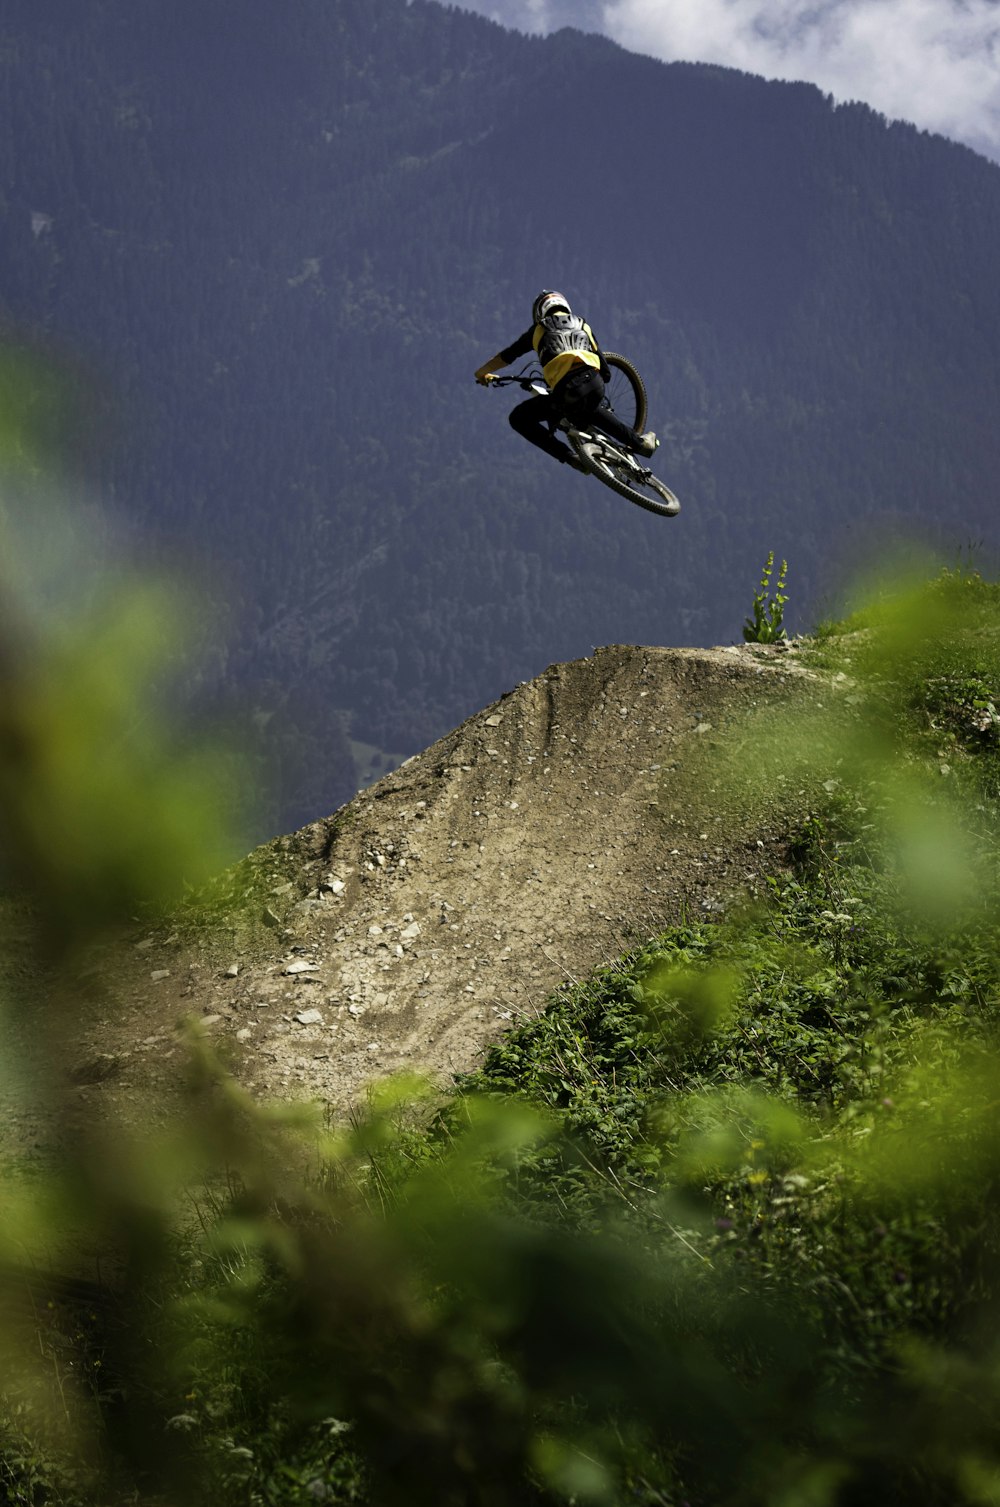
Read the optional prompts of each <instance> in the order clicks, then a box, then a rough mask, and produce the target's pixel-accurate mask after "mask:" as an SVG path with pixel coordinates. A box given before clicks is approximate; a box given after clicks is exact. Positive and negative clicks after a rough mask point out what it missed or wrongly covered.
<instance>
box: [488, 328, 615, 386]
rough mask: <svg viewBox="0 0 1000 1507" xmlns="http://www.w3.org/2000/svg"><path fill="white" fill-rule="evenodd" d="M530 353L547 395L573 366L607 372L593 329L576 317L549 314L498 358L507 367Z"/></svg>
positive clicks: (526, 331)
mask: <svg viewBox="0 0 1000 1507" xmlns="http://www.w3.org/2000/svg"><path fill="white" fill-rule="evenodd" d="M531 351H534V352H535V354H536V355H537V356H538V359H539V361H540V363H541V367H542V376H543V377H544V378H545V382H546V385H547V387H548V389H549V391H550V392H551V391H552V389H553V388H554V387H555V386H556V384H557V383H558V382H561V381H562V379H563V377H565V376H567V375H568V374H569V372H571V371H572V370H573V368H574V367H577V366H592V367H593V368H594V369H595V370H596V371H600V372H602V373H604V372H605V371H606V367H605V364H604V360H603V358H602V356H601V348H600V346H599V345H598V343H597V339H596V337H595V335H594V332H593V330H592V329H591V328H590V325H589V324H588V323H587V322H586V320H585V319H580V318H578V317H577V316H576V315H575V314H550V315H549V317H548V318H547V319H545V320H543V321H542V322H541V324H536V325H534V326H533V327H532V328H531V329H529V330H525V332H524V334H523V335H521V336H520V337H519V338H518V339H517V340H515V341H514V343H513V345H509V346H508V347H507V349H506V350H503V351H501V352H500V359H501V360H502V361H503V363H504V365H506V366H509V365H510V364H511V362H512V361H519V360H520V359H521V357H522V356H527V355H528V354H529V352H531Z"/></svg>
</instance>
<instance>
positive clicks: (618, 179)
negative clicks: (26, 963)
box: [0, 0, 1000, 836]
mask: <svg viewBox="0 0 1000 1507" xmlns="http://www.w3.org/2000/svg"><path fill="white" fill-rule="evenodd" d="M0 227H2V234H0V309H2V311H3V321H4V325H5V326H6V328H7V330H8V332H9V333H10V334H11V335H13V336H16V337H17V338H22V339H23V338H27V339H29V340H30V341H31V342H33V343H34V342H39V343H41V344H42V345H44V346H48V347H51V348H54V349H55V350H57V351H66V350H67V349H69V350H72V351H73V352H75V353H76V358H77V363H78V365H77V367H76V370H77V373H78V385H79V387H80V391H81V395H86V398H87V406H86V407H85V409H84V410H83V417H82V418H81V419H80V420H78V422H77V423H76V425H75V426H73V427H72V429H71V430H70V431H69V433H68V436H67V442H68V445H69V447H70V449H71V450H72V454H73V458H74V459H75V461H76V462H77V463H78V464H79V465H81V466H82V467H83V469H84V470H85V471H86V472H87V474H88V475H89V476H90V477H91V478H94V479H96V480H97V481H98V482H99V483H100V484H101V486H102V487H103V488H104V490H105V492H106V493H107V494H108V495H109V496H110V497H111V498H112V499H113V501H114V503H115V505H116V506H117V507H118V509H119V510H120V511H121V513H122V514H124V515H125V516H126V517H128V518H129V519H130V520H131V521H132V523H133V525H134V528H135V531H136V532H137V534H138V536H139V537H140V538H141V539H143V540H144V541H145V542H146V546H147V548H148V549H150V550H152V551H153V553H154V554H157V555H160V556H162V557H163V558H164V559H165V560H168V561H176V560H177V559H178V558H180V559H182V560H193V561H194V562H195V563H196V568H197V570H198V572H200V574H201V577H202V579H203V580H204V582H205V583H206V585H207V587H208V589H209V591H210V592H211V594H212V595H213V597H216V598H222V599H225V600H226V601H228V602H230V603H231V604H232V618H233V622H232V626H231V629H230V632H229V635H228V639H227V642H226V643H225V644H222V643H216V642H213V643H212V651H213V652H212V654H211V656H210V657H209V659H208V661H207V662H206V668H205V670H204V684H203V685H202V686H200V687H199V691H200V693H202V694H206V695H209V694H210V695H211V696H213V697H214V698H216V699H221V700H223V701H224V702H232V703H233V704H235V705H236V706H237V707H238V708H239V716H240V718H241V719H243V721H244V722H245V724H246V727H247V730H248V737H249V731H250V729H251V728H253V729H254V730H255V731H254V738H255V739H256V740H257V741H256V743H255V744H254V746H255V747H259V748H260V749H261V752H262V754H263V753H267V754H268V755H269V756H270V757H272V758H273V759H274V760H275V761H276V763H277V767H278V771H279V776H278V778H277V781H276V783H275V784H274V787H273V789H272V792H271V795H270V797H269V798H268V800H267V801H266V802H265V803H264V804H263V805H262V807H261V810H260V812H259V813H258V817H257V828H256V835H257V836H266V835H267V834H268V833H269V832H270V831H273V830H276V829H287V828H289V827H291V826H294V825H297V824H299V823H301V822H303V821H305V820H307V819H310V818H313V817H316V816H319V815H322V814H323V813H324V812H325V811H328V810H330V809H332V808H333V807H334V806H335V805H337V804H338V803H339V802H340V801H341V800H343V799H344V798H345V797H346V796H347V795H349V794H350V792H351V791H352V790H353V789H354V788H355V784H356V781H357V776H358V773H359V771H358V770H356V768H355V766H354V763H353V761H352V758H351V755H350V752H349V749H348V745H347V742H346V739H345V735H344V734H345V730H346V728H347V727H348V725H349V726H350V730H351V732H352V734H353V736H354V737H355V738H357V739H360V740H364V741H367V742H370V743H372V744H375V745H377V746H378V747H380V748H382V749H387V750H392V751H394V752H395V753H397V754H402V753H407V752H411V751H412V750H414V749H415V748H418V747H421V746H423V745H425V744H426V743H428V742H429V741H431V740H432V739H433V738H435V737H437V736H439V735H440V734H441V733H442V732H443V730H444V729H445V728H446V727H448V726H450V725H452V724H453V723H454V722H456V721H458V720H460V719H461V718H462V717H463V716H465V715H466V714H467V713H468V712H469V711H470V709H471V708H473V707H475V706H477V705H482V704H483V703H484V702H487V701H489V700H490V699H492V698H493V697H495V696H496V695H498V694H500V693H501V692H502V691H505V690H506V689H508V688H509V687H510V686H511V685H512V684H513V683H514V682H516V681H518V680H521V679H524V678H527V677H528V676H530V675H533V674H535V673H537V672H538V671H539V670H540V669H541V667H542V666H543V665H545V664H547V663H549V662H552V661H553V660H558V659H570V658H573V657H574V656H578V655H580V654H584V653H587V652H589V651H590V649H591V648H592V646H593V645H595V644H600V643H606V642H639V643H642V642H645V643H648V642H663V643H677V642H688V643H690V642H702V643H706V642H712V641H715V642H718V641H724V640H726V639H730V638H732V637H734V636H736V635H738V632H739V625H740V621H741V618H742V614H743V612H744V611H745V610H746V608H747V607H748V605H749V602H748V597H749V594H750V591H751V590H752V586H753V583H754V581H755V579H756V574H757V570H758V567H759V564H760V562H761V561H762V560H763V557H764V555H765V554H766V553H767V551H768V549H771V548H774V549H776V550H777V551H778V552H779V554H782V555H787V556H788V557H789V558H790V560H791V562H792V571H791V579H792V586H793V591H794V598H793V601H794V605H795V606H796V607H797V608H798V610H799V612H800V614H802V616H803V617H804V618H808V615H809V614H811V613H814V612H815V611H817V610H818V609H819V608H821V607H822V606H823V605H824V603H823V600H822V596H823V591H824V590H825V589H826V585H827V582H828V580H829V579H830V578H829V575H828V573H827V562H828V561H829V558H830V556H831V555H833V556H835V557H839V556H840V555H841V554H842V553H844V552H845V551H846V553H847V554H848V555H850V554H851V553H852V552H855V553H860V554H862V555H863V554H865V553H867V552H868V551H869V550H870V549H871V548H872V547H873V546H872V545H871V543H870V542H869V541H870V539H871V537H872V536H871V533H870V530H871V526H872V524H873V523H876V522H878V521H881V522H882V523H884V524H886V525H888V526H891V527H898V526H903V527H905V528H907V529H910V528H916V529H918V530H927V529H930V530H932V531H937V533H938V535H939V536H940V537H942V538H944V539H945V540H947V541H948V543H949V545H950V546H951V547H953V548H954V547H960V546H962V545H964V544H966V543H967V542H969V541H977V540H980V539H986V540H989V541H992V539H993V538H994V537H995V523H994V518H995V515H996V508H995V504H996V493H997V481H996V478H997V475H998V471H1000V467H998V461H1000V454H998V451H1000V441H998V438H997V426H996V413H997V408H998V399H1000V391H998V385H1000V384H998V375H997V362H996V351H997V349H998V346H1000V286H998V283H997V279H996V271H995V248H996V245H997V244H998V240H1000V169H998V168H997V167H995V166H993V165H991V164H989V163H988V162H986V161H985V160H984V159H981V158H978V157H977V156H975V154H973V153H972V152H970V151H968V150H966V149H964V148H961V147H958V146H955V145H953V144H950V143H947V142H945V141H943V140H942V139H940V138H931V137H928V136H926V135H923V134H921V133H918V132H917V131H916V130H914V129H912V128H910V127H907V126H902V125H893V126H887V125H886V123H885V122H884V121H883V120H882V119H881V118H880V117H879V116H878V115H876V114H875V113H873V112H872V111H870V110H868V109H867V108H865V107H862V106H839V107H834V106H833V104H832V103H831V101H829V100H828V99H826V98H824V97H823V96H822V95H821V94H820V93H819V91H818V90H816V89H814V88H812V87H811V86H806V85H786V84H778V83H765V82H763V81H762V80H759V79H755V78H752V77H750V76H747V75H742V74H739V73H735V72H731V71H727V70H721V69H718V68H714V67H704V66H690V65H669V66H668V65H663V64H660V63H656V62H653V61H652V60H650V59H645V58H641V57H636V56H632V55H630V54H628V53H626V52H624V51H622V50H621V49H619V48H616V47H615V46H613V45H612V44H610V43H609V42H607V41H606V40H603V39H601V38H597V37H590V36H587V37H585V36H582V35H580V34H578V33H575V32H572V31H563V32H560V33H558V34H556V35H554V36H551V37H548V38H545V39H539V38H526V37H522V36H519V35H517V34H514V33H508V32H505V31H503V30H502V29H501V28H499V27H497V26H495V25H492V24H491V23H489V22H486V21H483V20H481V19H480V18H478V17H475V16H471V15H468V14H466V13H463V12H458V11H452V10H449V9H447V8H443V7H441V6H438V5H435V4H430V3H426V0H414V3H412V4H406V3H404V0H363V3H362V0H290V3H286V4H283V5H280V6H278V5H276V4H274V3H273V0H239V3H238V4H237V3H236V0H214V3H213V4H212V5H211V7H205V6H202V5H198V4H195V3H194V0H182V3H177V0H171V3H169V4H168V3H166V0H128V3H126V0H94V3H90V4H87V5H86V6H80V5H78V4H75V3H70V0H48V3H46V4H45V5H44V6H39V5H37V3H35V0H7V3H6V4H5V6H4V9H3V14H2V16H0ZM553 283H555V284H557V285H559V286H561V287H562V288H564V290H565V291H566V292H567V293H569V294H570V296H571V297H574V298H577V299H578V300H579V302H580V304H581V306H582V307H584V308H585V310H586V312H587V313H588V315H589V317H590V319H591V322H592V323H593V325H594V327H595V329H596V331H597V333H598V335H599V337H600V338H601V339H602V341H603V342H604V343H605V344H606V345H607V346H608V347H609V348H611V349H618V350H624V351H626V352H627V353H628V354H630V355H631V356H632V357H633V358H634V359H635V360H636V362H637V363H638V365H639V366H640V368H641V369H642V370H643V372H644V374H645V376H646V379H647V385H648V387H649V389H650V393H651V399H652V401H651V422H652V423H653V424H654V425H655V426H656V427H657V428H658V429H659V431H660V432H661V434H662V436H663V438H664V446H663V450H662V451H661V455H662V467H661V468H662V469H663V470H664V473H665V474H666V475H667V476H668V478H669V480H670V482H671V484H672V485H673V486H674V487H675V489H676V490H677V491H678V493H679V494H680V495H681V497H682V499H683V502H684V511H683V512H682V514H681V516H680V518H679V519H678V520H677V521H676V522H675V523H671V524H665V523H663V522H662V521H661V520H657V519H653V518H649V517H646V516H644V515H641V514H640V513H638V511H637V510H635V509H631V508H629V507H628V505H627V504H625V503H622V502H620V501H618V500H617V499H615V498H613V497H612V496H611V495H610V494H608V493H605V492H603V491H602V490H601V489H600V488H599V487H598V486H597V484H596V483H594V482H592V481H587V480H582V479H581V478H580V477H578V476H573V475H566V474H562V473H561V472H557V471H556V470H555V468H554V467H553V466H551V465H549V464H546V463H545V461H544V460H543V458H541V457H539V456H537V455H535V454H534V453H529V452H528V451H527V449H526V447H525V446H523V445H522V444H520V443H519V442H518V441H517V440H516V438H515V437H514V436H513V435H512V434H511V433H510V431H509V430H508V428H507V425H506V422H505V414H506V410H507V408H508V407H509V404H508V402H507V401H506V399H505V398H503V397H500V396H499V395H496V394H489V393H484V392H483V391H481V390H480V389H477V388H476V387H475V386H474V385H473V383H472V380H471V372H472V370H473V368H474V367H475V366H476V365H478V364H479V362H480V361H482V360H484V359H486V358H487V357H488V356H490V355H492V354H493V353H494V351H495V350H496V349H497V348H498V347H499V346H500V345H502V344H504V343H506V342H507V341H508V340H510V339H511V338H513V336H515V335H516V334H518V333H520V331H521V329H522V328H523V327H524V325H525V323H526V319H527V313H526V311H527V308H528V304H529V300H530V297H531V295H532V294H533V293H534V292H535V291H537V288H538V287H539V286H542V285H548V284H553ZM211 632H212V633H213V634H214V633H215V632H216V630H215V629H212V630H211ZM208 633H209V630H208V629H206V634H208ZM360 772H361V773H364V771H360Z"/></svg>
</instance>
